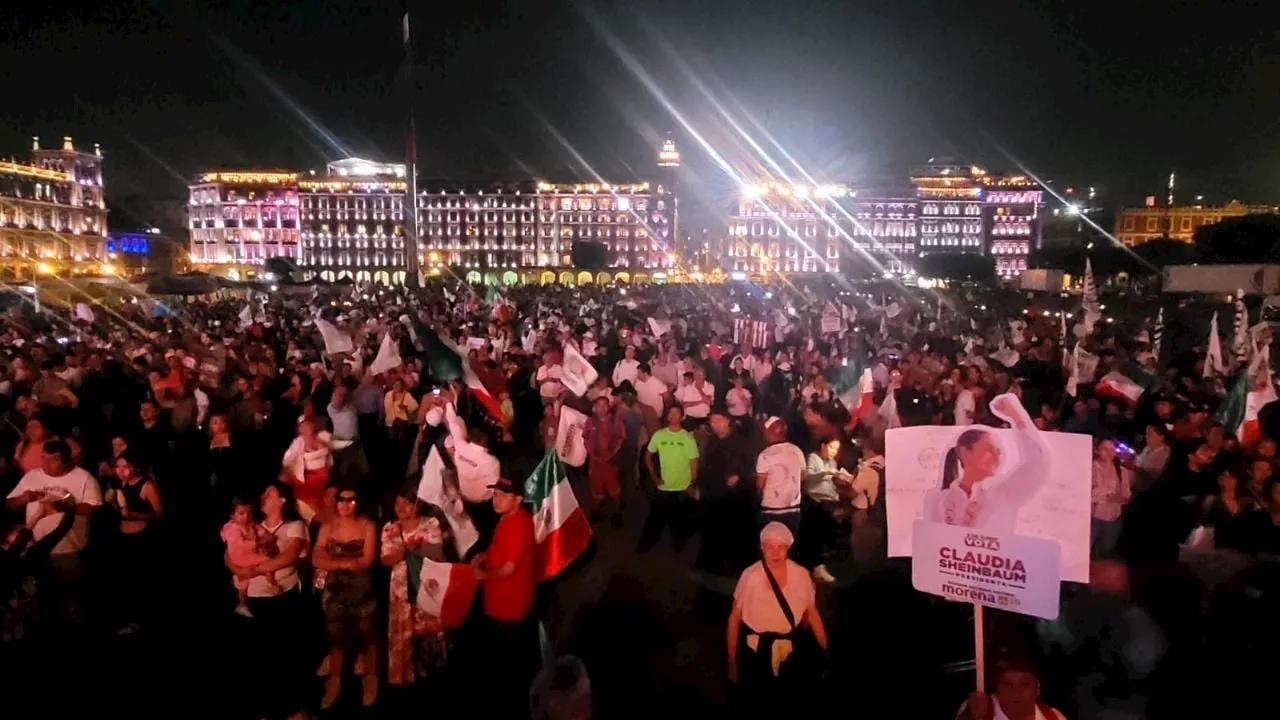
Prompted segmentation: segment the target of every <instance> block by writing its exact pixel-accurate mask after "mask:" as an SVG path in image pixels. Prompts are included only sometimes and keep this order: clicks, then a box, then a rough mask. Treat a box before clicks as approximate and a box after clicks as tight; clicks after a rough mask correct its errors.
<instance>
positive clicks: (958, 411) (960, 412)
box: [955, 379, 977, 425]
mask: <svg viewBox="0 0 1280 720" xmlns="http://www.w3.org/2000/svg"><path fill="white" fill-rule="evenodd" d="M976 410H977V403H976V402H975V401H974V397H973V391H972V390H970V389H969V382H968V379H964V380H961V385H960V392H958V393H956V405H955V415H956V425H972V424H973V414H974V412H975V411H976Z"/></svg>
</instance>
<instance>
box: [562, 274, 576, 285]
mask: <svg viewBox="0 0 1280 720" xmlns="http://www.w3.org/2000/svg"><path fill="white" fill-rule="evenodd" d="M560 284H561V285H573V273H571V272H568V271H565V272H562V273H560Z"/></svg>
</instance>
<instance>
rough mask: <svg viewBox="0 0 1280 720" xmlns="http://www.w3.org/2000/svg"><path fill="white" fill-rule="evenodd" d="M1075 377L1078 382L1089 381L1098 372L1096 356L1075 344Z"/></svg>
mask: <svg viewBox="0 0 1280 720" xmlns="http://www.w3.org/2000/svg"><path fill="white" fill-rule="evenodd" d="M1075 366H1076V377H1077V380H1078V381H1079V382H1082V383H1091V382H1093V381H1094V376H1095V375H1097V374H1098V356H1097V355H1094V354H1093V353H1091V352H1089V351H1087V350H1081V349H1080V346H1079V345H1078V344H1077V345H1076V349H1075Z"/></svg>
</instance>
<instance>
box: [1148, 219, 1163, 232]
mask: <svg viewBox="0 0 1280 720" xmlns="http://www.w3.org/2000/svg"><path fill="white" fill-rule="evenodd" d="M1159 225H1160V221H1159V219H1157V218H1153V217H1149V218H1147V232H1155V231H1156V229H1157V228H1158V227H1159Z"/></svg>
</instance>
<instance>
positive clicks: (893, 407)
mask: <svg viewBox="0 0 1280 720" xmlns="http://www.w3.org/2000/svg"><path fill="white" fill-rule="evenodd" d="M897 390H898V389H897V388H896V387H894V386H893V385H890V386H889V390H888V392H886V393H885V394H884V402H882V403H880V412H879V414H880V419H881V420H883V421H884V424H885V427H886V428H899V427H902V418H901V417H900V416H899V415H898V393H897Z"/></svg>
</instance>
